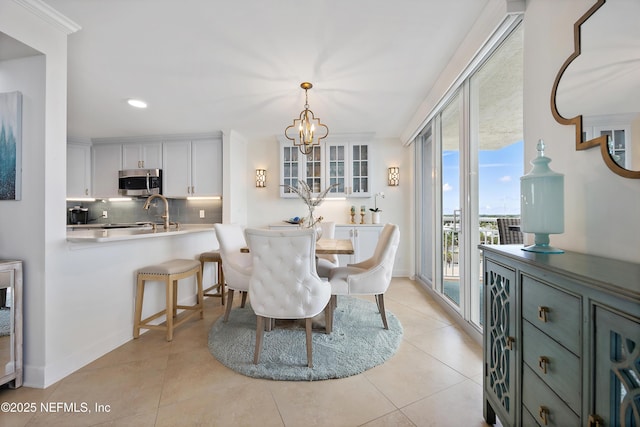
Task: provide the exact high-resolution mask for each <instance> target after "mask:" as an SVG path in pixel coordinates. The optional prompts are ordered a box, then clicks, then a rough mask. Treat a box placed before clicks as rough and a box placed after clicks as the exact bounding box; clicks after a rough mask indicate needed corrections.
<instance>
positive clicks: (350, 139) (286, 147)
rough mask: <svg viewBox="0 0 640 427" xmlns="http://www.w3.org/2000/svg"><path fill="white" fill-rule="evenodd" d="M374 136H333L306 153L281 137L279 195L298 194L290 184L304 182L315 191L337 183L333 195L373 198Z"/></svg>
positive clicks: (295, 185)
mask: <svg viewBox="0 0 640 427" xmlns="http://www.w3.org/2000/svg"><path fill="white" fill-rule="evenodd" d="M372 139H373V134H355V135H353V134H350V135H330V136H329V137H327V138H326V139H324V140H322V141H321V142H320V145H319V146H317V147H314V148H313V151H312V152H311V153H310V154H309V155H306V156H305V155H304V154H302V153H301V152H300V150H299V149H298V148H297V147H295V146H294V145H293V144H292V143H291V141H289V140H288V139H286V138H284V137H279V142H280V184H281V187H280V196H281V197H297V196H296V195H295V193H294V192H293V191H291V189H290V188H288V186H292V187H297V185H298V181H304V182H306V183H307V184H308V185H309V187H310V188H311V190H312V192H313V193H319V192H321V191H322V190H324V189H325V188H327V187H329V186H330V185H334V184H335V188H333V189H332V190H331V192H330V194H329V196H330V197H331V196H333V197H370V196H371V179H370V178H371V177H370V175H369V171H370V170H371V156H370V150H369V146H370V142H371V140H372Z"/></svg>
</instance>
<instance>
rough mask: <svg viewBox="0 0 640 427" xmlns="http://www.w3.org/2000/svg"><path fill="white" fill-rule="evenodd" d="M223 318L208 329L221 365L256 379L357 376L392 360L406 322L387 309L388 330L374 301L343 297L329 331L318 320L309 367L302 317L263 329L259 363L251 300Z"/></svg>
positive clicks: (210, 344) (312, 379)
mask: <svg viewBox="0 0 640 427" xmlns="http://www.w3.org/2000/svg"><path fill="white" fill-rule="evenodd" d="M222 318H223V316H220V318H219V319H218V320H217V321H216V322H215V323H214V325H213V326H212V328H211V330H210V331H209V351H210V352H211V354H213V356H214V357H215V358H216V359H218V360H219V361H220V362H221V363H222V364H223V365H225V366H227V367H228V368H231V369H233V370H234V371H236V372H239V373H241V374H243V375H246V376H249V377H254V378H265V379H271V380H284V381H316V380H327V379H332V378H343V377H348V376H351V375H356V374H359V373H361V372H364V371H366V370H367V369H371V368H373V367H375V366H378V365H380V364H382V363H384V362H385V361H386V360H388V359H389V358H390V357H391V356H393V355H394V354H395V352H396V351H397V350H398V347H399V346H400V341H401V340H402V325H401V324H400V321H399V320H398V318H397V317H396V316H394V315H393V313H391V312H390V311H389V310H387V322H388V324H389V329H388V330H385V329H384V328H383V325H382V317H381V316H380V313H379V312H378V307H377V305H376V304H375V303H374V302H370V301H366V300H363V299H359V298H353V297H346V296H339V297H338V307H337V308H336V310H335V312H334V320H333V331H332V332H331V334H325V333H324V315H323V314H321V315H320V316H319V318H320V319H321V321H322V325H315V324H314V330H313V368H309V367H307V350H306V340H305V330H304V321H299V322H296V321H276V326H275V328H274V329H272V330H271V331H270V332H265V333H264V338H263V340H262V353H261V354H260V362H259V363H258V364H257V365H254V364H253V355H254V351H255V343H256V316H255V314H254V313H253V310H252V309H251V307H250V306H249V304H248V303H247V305H246V306H245V308H239V307H238V308H234V309H233V310H231V314H230V315H229V321H228V322H227V323H223V322H222ZM320 327H321V328H322V329H320Z"/></svg>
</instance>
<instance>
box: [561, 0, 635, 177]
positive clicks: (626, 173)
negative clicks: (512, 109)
mask: <svg viewBox="0 0 640 427" xmlns="http://www.w3.org/2000/svg"><path fill="white" fill-rule="evenodd" d="M605 3H606V0H598V1H597V2H596V4H594V5H593V6H591V8H590V9H589V10H588V11H587V12H586V13H585V14H584V15H582V17H580V19H578V20H577V21H576V23H575V24H573V46H574V50H573V53H572V54H571V55H570V56H569V57H568V58H567V60H566V61H565V62H564V64H562V67H560V71H558V75H557V76H556V79H555V81H554V82H553V88H552V89H551V113H552V114H553V118H554V119H556V121H557V122H558V123H560V124H562V125H574V126H575V130H576V132H575V134H576V150H586V149H588V148H593V147H596V146H598V145H599V146H600V153H601V154H602V159H603V160H604V162H605V164H606V165H607V167H608V168H609V169H611V171H612V172H613V173H615V174H617V175H620V176H622V177H625V178H640V171H631V170H628V169H625V168H623V167H622V166H620V165H619V164H617V163H616V162H615V160H613V158H612V157H611V155H610V154H609V150H608V147H607V137H606V135H602V136H599V137H597V138H593V139H590V140H588V141H583V140H582V115H578V116H575V117H573V118H570V119H567V118H565V117H563V116H562V115H560V113H559V112H558V108H557V105H556V91H557V90H558V84H559V83H560V79H561V78H562V76H563V74H564V72H565V71H566V70H567V68H568V67H569V65H570V64H571V62H573V60H574V59H576V58H577V57H578V56H579V55H580V27H581V26H582V24H584V23H585V21H587V19H589V18H590V17H591V16H592V15H593V14H594V13H596V11H597V10H598V9H600V7H602V5H603V4H605Z"/></svg>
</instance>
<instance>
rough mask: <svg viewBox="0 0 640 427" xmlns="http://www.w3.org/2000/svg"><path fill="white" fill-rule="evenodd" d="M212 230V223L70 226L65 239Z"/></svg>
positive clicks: (116, 238) (97, 240) (110, 239)
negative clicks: (118, 226)
mask: <svg viewBox="0 0 640 427" xmlns="http://www.w3.org/2000/svg"><path fill="white" fill-rule="evenodd" d="M213 230H214V229H213V224H180V225H179V226H177V227H176V226H173V225H172V226H171V228H169V229H168V230H165V229H164V228H163V227H162V225H160V226H157V227H156V228H155V229H154V228H152V227H151V226H140V227H123V228H99V227H86V228H82V227H70V228H69V229H68V230H67V241H68V242H71V243H104V242H116V241H122V240H139V239H148V238H156V237H169V236H176V235H181V234H191V233H202V232H207V231H208V232H210V231H213Z"/></svg>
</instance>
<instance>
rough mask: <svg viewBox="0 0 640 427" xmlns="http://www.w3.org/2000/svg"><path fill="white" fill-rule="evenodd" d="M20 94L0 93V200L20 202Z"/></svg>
mask: <svg viewBox="0 0 640 427" xmlns="http://www.w3.org/2000/svg"><path fill="white" fill-rule="evenodd" d="M21 153H22V94H21V93H20V92H18V91H16V92H8V93H0V200H20V197H21V190H22V185H21V184H22V183H21V175H22V174H21V171H22V158H21Z"/></svg>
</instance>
